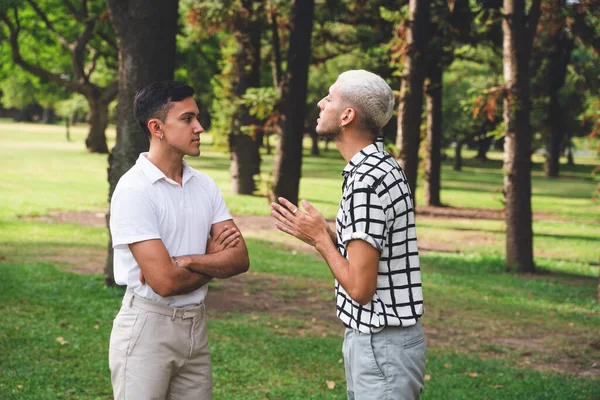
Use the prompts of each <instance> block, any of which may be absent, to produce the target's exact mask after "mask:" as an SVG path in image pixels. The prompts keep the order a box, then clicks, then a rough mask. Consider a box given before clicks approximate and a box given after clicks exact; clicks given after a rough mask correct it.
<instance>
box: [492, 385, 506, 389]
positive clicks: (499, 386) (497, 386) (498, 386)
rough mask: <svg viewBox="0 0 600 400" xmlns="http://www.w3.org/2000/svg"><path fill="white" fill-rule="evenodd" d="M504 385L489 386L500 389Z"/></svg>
mask: <svg viewBox="0 0 600 400" xmlns="http://www.w3.org/2000/svg"><path fill="white" fill-rule="evenodd" d="M503 387H504V386H502V385H493V386H491V388H492V389H502V388H503Z"/></svg>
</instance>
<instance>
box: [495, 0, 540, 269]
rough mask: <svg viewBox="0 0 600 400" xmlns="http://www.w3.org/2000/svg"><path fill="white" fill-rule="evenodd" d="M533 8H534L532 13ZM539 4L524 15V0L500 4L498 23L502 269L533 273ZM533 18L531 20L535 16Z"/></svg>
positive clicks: (511, 0) (536, 2)
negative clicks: (534, 59) (532, 82)
mask: <svg viewBox="0 0 600 400" xmlns="http://www.w3.org/2000/svg"><path fill="white" fill-rule="evenodd" d="M536 7H537V8H536ZM539 8H540V2H539V1H534V2H533V5H532V8H531V12H530V14H529V15H526V14H525V0H504V20H503V22H502V31H503V35H504V39H503V43H504V46H503V58H504V60H503V66H504V81H505V85H506V95H505V98H504V123H505V126H506V128H505V141H504V197H505V221H506V266H507V269H509V270H517V271H519V272H535V265H534V262H533V229H532V211H531V153H532V150H531V144H532V133H531V126H530V121H529V117H530V115H529V114H530V109H531V105H530V88H529V78H530V77H529V61H530V59H531V42H532V40H533V35H534V34H535V27H536V25H537V20H538V19H539ZM536 13H537V17H536Z"/></svg>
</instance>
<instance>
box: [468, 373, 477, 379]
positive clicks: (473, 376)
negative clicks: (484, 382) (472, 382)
mask: <svg viewBox="0 0 600 400" xmlns="http://www.w3.org/2000/svg"><path fill="white" fill-rule="evenodd" d="M469 376H470V377H471V378H477V377H478V376H479V375H478V374H477V372H471V373H469Z"/></svg>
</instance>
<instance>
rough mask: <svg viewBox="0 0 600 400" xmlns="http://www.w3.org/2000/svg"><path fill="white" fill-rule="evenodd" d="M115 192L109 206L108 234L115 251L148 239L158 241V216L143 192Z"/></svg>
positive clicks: (129, 190)
mask: <svg viewBox="0 0 600 400" xmlns="http://www.w3.org/2000/svg"><path fill="white" fill-rule="evenodd" d="M118 189H119V188H117V190H115V193H114V194H113V197H112V200H111V204H110V233H111V235H112V242H113V247H114V248H115V249H119V248H125V247H127V245H129V244H131V243H136V242H142V241H144V240H150V239H160V233H159V230H158V215H157V212H156V210H155V207H154V205H153V203H152V201H151V200H150V199H149V198H148V196H147V195H146V194H145V193H144V192H143V191H138V190H133V189H124V190H118Z"/></svg>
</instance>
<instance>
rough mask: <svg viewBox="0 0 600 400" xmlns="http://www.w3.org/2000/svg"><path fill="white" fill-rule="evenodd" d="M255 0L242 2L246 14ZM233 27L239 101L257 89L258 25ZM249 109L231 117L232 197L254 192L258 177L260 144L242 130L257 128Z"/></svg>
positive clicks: (245, 23)
mask: <svg viewBox="0 0 600 400" xmlns="http://www.w3.org/2000/svg"><path fill="white" fill-rule="evenodd" d="M253 3H256V1H254V0H246V1H244V2H243V5H244V8H245V9H246V10H252V9H253V8H254V7H253ZM240 21H243V22H242V25H240V26H237V27H236V33H235V39H236V42H237V52H236V54H235V56H234V57H233V63H234V66H235V74H234V75H233V76H234V79H236V82H235V83H234V85H233V86H234V93H235V96H236V97H237V98H238V99H239V98H241V97H242V96H243V95H244V94H245V93H246V90H248V89H249V88H255V87H259V86H260V39H261V31H260V24H259V21H258V20H257V19H252V20H248V19H241V20H240ZM256 124H257V121H256V119H255V118H253V117H252V116H250V114H249V112H248V109H247V107H246V106H244V105H240V106H239V108H238V109H237V110H236V112H235V113H234V116H233V124H232V128H233V129H232V130H233V131H232V132H231V133H230V134H229V138H228V139H229V150H230V152H231V166H230V171H231V191H232V192H233V193H234V194H252V193H254V191H255V190H256V183H255V181H254V176H255V175H258V174H260V162H261V158H260V152H259V147H260V143H259V142H258V140H257V139H258V136H257V135H254V134H253V135H251V136H250V135H248V133H244V132H242V127H248V126H250V125H256Z"/></svg>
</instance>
